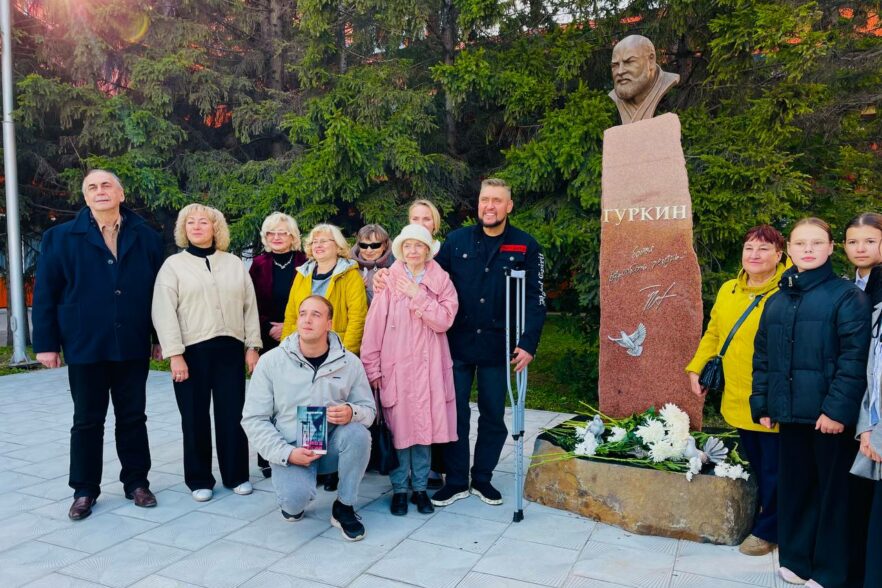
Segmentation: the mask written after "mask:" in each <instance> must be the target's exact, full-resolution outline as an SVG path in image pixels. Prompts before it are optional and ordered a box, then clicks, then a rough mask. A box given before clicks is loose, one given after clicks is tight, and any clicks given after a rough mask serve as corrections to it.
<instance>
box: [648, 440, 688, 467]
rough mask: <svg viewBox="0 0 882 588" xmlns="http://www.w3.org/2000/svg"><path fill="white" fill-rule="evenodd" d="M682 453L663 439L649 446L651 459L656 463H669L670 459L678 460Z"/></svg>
mask: <svg viewBox="0 0 882 588" xmlns="http://www.w3.org/2000/svg"><path fill="white" fill-rule="evenodd" d="M682 453H683V452H682V451H678V450H677V448H676V447H674V446H673V445H672V444H671V442H670V441H668V440H667V439H662V440H661V441H657V442H656V443H652V444H651V445H650V446H649V459H651V460H652V461H654V462H656V463H659V462H662V461H667V460H669V459H677V458H679V457H680V456H681V455H682Z"/></svg>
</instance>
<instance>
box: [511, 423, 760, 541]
mask: <svg viewBox="0 0 882 588" xmlns="http://www.w3.org/2000/svg"><path fill="white" fill-rule="evenodd" d="M561 451H562V450H561V449H560V448H559V447H557V446H556V445H554V444H552V443H551V442H549V441H547V440H545V439H541V438H540V439H537V440H536V444H535V449H534V450H533V455H534V456H538V455H544V454H552V453H560V452H561ZM524 495H525V496H526V498H527V499H528V500H531V501H533V502H538V503H540V504H544V505H546V506H551V507H553V508H560V509H563V510H568V511H570V512H574V513H576V514H580V515H583V516H586V517H589V518H592V519H595V520H598V521H600V522H602V523H607V524H610V525H616V526H618V527H621V528H623V529H625V530H627V531H631V532H633V533H638V534H641V535H659V536H662V537H672V538H674V539H688V540H690V541H698V542H702V543H716V544H721V545H737V544H739V543H741V541H742V540H743V539H744V537H746V536H747V534H748V533H749V532H750V529H751V528H752V526H753V519H754V513H755V509H756V496H757V488H756V483H755V482H754V480H753V479H752V478H751V479H750V480H746V481H745V480H731V479H729V478H718V477H716V476H709V475H699V476H695V477H694V478H693V479H692V481H691V482H690V481H688V480H687V479H686V476H685V475H684V474H681V473H673V472H662V471H658V470H653V469H645V468H638V467H632V466H627V465H621V464H616V463H607V462H601V461H590V460H586V459H578V458H574V459H568V460H562V461H555V462H551V463H546V464H543V465H538V466H533V467H531V468H530V469H529V470H528V472H527V480H526V484H525V487H524Z"/></svg>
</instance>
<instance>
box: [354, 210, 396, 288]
mask: <svg viewBox="0 0 882 588" xmlns="http://www.w3.org/2000/svg"><path fill="white" fill-rule="evenodd" d="M349 254H350V255H351V256H352V259H354V260H355V261H356V262H357V263H358V268H359V270H361V279H362V280H364V287H365V288H366V289H367V300H368V305H370V303H371V300H373V299H374V275H376V273H377V270H379V269H381V268H385V267H389V266H391V265H392V262H394V261H395V259H394V258H393V257H392V248H391V247H390V243H389V233H387V232H386V229H384V228H383V227H381V226H380V225H365V226H363V227H361V229H359V231H358V234H357V235H356V236H355V247H353V248H352V251H350V252H349Z"/></svg>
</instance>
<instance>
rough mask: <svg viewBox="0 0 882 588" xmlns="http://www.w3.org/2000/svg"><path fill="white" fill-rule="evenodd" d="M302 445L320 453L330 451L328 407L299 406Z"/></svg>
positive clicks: (298, 415) (298, 414)
mask: <svg viewBox="0 0 882 588" xmlns="http://www.w3.org/2000/svg"><path fill="white" fill-rule="evenodd" d="M297 420H298V421H299V422H300V447H303V448H304V449H311V450H312V451H314V452H316V453H318V454H319V455H325V454H326V453H328V409H327V408H326V407H324V406H298V407H297Z"/></svg>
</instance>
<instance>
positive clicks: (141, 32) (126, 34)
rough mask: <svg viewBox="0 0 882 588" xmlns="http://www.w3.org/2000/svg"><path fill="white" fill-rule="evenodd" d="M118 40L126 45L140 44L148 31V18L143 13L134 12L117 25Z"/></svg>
mask: <svg viewBox="0 0 882 588" xmlns="http://www.w3.org/2000/svg"><path fill="white" fill-rule="evenodd" d="M116 26H117V31H118V32H119V36H120V38H122V39H123V40H124V41H126V42H128V43H133V44H134V43H140V42H141V41H142V40H143V39H144V37H145V36H146V35H147V31H148V30H150V17H149V16H147V14H146V13H144V12H136V13H134V14H131V15H129V16H128V17H127V18H125V19H122V20H121V21H120V22H118V23H117V25H116Z"/></svg>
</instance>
